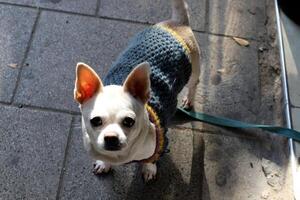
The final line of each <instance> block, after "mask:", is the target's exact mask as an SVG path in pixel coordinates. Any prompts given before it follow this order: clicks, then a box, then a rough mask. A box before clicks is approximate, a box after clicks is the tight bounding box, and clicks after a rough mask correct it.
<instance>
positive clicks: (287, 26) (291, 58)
mask: <svg viewBox="0 0 300 200" xmlns="http://www.w3.org/2000/svg"><path fill="white" fill-rule="evenodd" d="M281 18H282V37H283V46H284V53H285V55H284V56H285V62H286V63H285V64H286V70H287V81H288V90H289V96H290V101H291V104H292V105H294V106H297V107H300V88H299V84H300V74H299V71H300V64H299V63H300V58H299V49H300V42H299V36H300V27H299V26H297V25H296V24H295V23H294V22H293V21H291V20H290V19H289V18H288V17H287V16H286V15H285V14H284V13H282V14H281Z"/></svg>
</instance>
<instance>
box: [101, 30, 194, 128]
mask: <svg viewBox="0 0 300 200" xmlns="http://www.w3.org/2000/svg"><path fill="white" fill-rule="evenodd" d="M144 61H147V62H149V64H150V69H151V75H150V81H151V92H150V100H149V101H148V104H149V105H150V106H151V107H152V108H153V109H154V110H155V112H156V113H157V115H158V117H159V119H160V122H161V126H162V127H163V128H164V129H165V130H167V125H168V123H169V121H170V119H171V117H172V116H173V115H174V114H175V111H176V107H177V95H178V93H179V92H180V91H181V90H182V88H183V87H184V85H185V84H186V83H187V82H188V80H189V77H190V75H191V69H192V68H191V62H190V59H189V54H188V51H187V49H186V45H184V44H183V42H182V40H180V38H178V35H174V32H172V31H171V30H169V29H168V28H165V27H161V26H157V25H156V26H152V27H149V28H146V29H145V30H144V31H142V32H140V33H138V34H137V35H136V36H135V37H134V38H133V39H132V40H131V41H130V43H129V46H128V47H127V49H125V50H124V51H123V52H122V53H121V55H120V56H119V57H118V59H117V60H116V62H114V63H113V66H112V67H111V68H110V70H109V72H108V74H107V76H106V77H105V79H104V85H122V84H123V82H124V81H125V79H126V78H127V76H128V74H129V73H130V72H131V71H132V69H133V68H134V67H136V66H137V65H138V64H140V63H142V62H144Z"/></svg>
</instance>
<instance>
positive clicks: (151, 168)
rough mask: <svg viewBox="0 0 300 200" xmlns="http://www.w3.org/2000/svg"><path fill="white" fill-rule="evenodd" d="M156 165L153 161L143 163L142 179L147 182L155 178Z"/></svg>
mask: <svg viewBox="0 0 300 200" xmlns="http://www.w3.org/2000/svg"><path fill="white" fill-rule="evenodd" d="M156 172H157V167H156V164H153V163H144V164H143V167H142V173H143V178H144V181H145V182H146V183H147V182H149V181H151V180H155V179H156Z"/></svg>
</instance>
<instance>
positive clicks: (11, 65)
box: [7, 63, 18, 69]
mask: <svg viewBox="0 0 300 200" xmlns="http://www.w3.org/2000/svg"><path fill="white" fill-rule="evenodd" d="M7 66H9V67H10V68H14V69H15V68H17V67H18V64H17V63H10V64H8V65H7Z"/></svg>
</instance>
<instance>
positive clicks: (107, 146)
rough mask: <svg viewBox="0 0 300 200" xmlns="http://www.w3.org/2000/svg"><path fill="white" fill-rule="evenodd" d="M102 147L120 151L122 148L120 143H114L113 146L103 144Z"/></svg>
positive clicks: (107, 149)
mask: <svg viewBox="0 0 300 200" xmlns="http://www.w3.org/2000/svg"><path fill="white" fill-rule="evenodd" d="M104 149H105V150H106V151H120V150H121V149H122V145H121V144H118V145H114V146H111V145H104Z"/></svg>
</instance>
